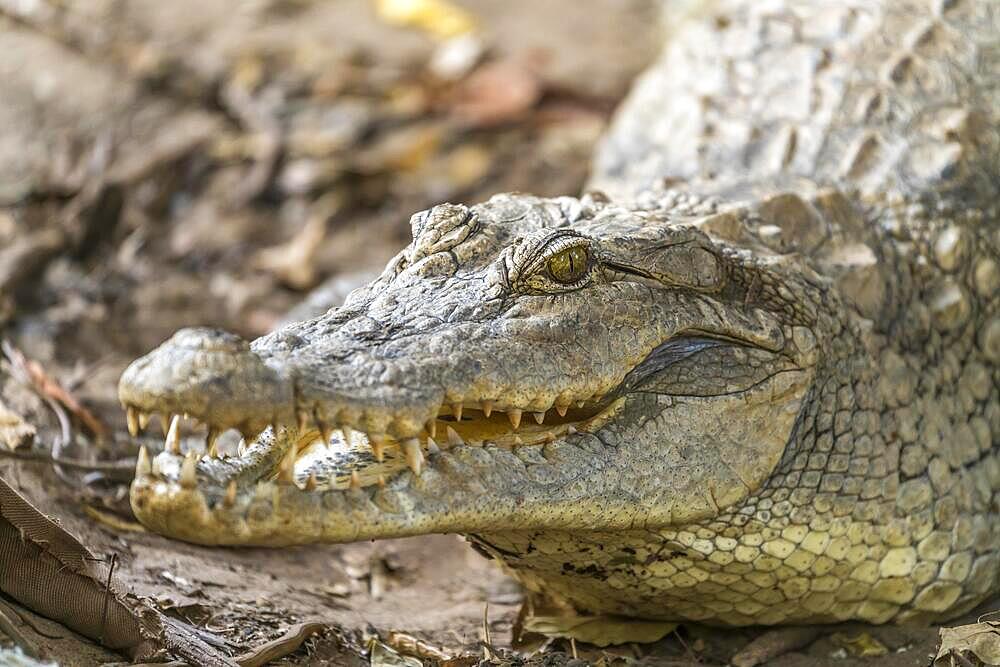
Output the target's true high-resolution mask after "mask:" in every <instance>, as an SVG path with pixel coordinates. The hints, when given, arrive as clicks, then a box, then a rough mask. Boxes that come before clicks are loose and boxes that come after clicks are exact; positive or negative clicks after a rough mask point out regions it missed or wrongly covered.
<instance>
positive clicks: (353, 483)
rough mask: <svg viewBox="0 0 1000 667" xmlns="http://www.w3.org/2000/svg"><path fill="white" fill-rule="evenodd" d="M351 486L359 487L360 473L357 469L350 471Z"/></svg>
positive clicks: (353, 487)
mask: <svg viewBox="0 0 1000 667" xmlns="http://www.w3.org/2000/svg"><path fill="white" fill-rule="evenodd" d="M351 488H352V489H360V488H361V475H359V474H358V471H357V470H352V471H351Z"/></svg>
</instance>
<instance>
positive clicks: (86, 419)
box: [0, 340, 108, 437]
mask: <svg viewBox="0 0 1000 667" xmlns="http://www.w3.org/2000/svg"><path fill="white" fill-rule="evenodd" d="M0 347H2V348H3V352H4V354H5V355H6V356H7V360H8V361H10V363H11V365H12V366H14V368H15V369H17V371H18V372H19V373H20V374H21V375H22V376H23V377H24V378H25V379H26V380H27V381H28V382H30V383H31V385H32V386H33V387H34V389H35V391H37V392H38V393H39V394H41V395H42V396H43V397H45V398H48V399H49V400H52V401H56V402H58V403H60V404H62V405H63V407H65V408H66V409H67V410H69V411H70V412H72V413H73V415H75V416H76V418H77V419H79V420H80V422H81V423H82V424H83V425H84V426H86V427H87V430H88V431H90V432H91V433H92V434H94V435H95V436H97V437H103V436H104V435H105V434H106V433H107V432H108V429H107V427H106V426H105V425H104V423H103V422H101V420H100V419H98V418H97V417H95V416H94V414H93V413H92V412H91V411H90V410H88V409H87V408H85V407H84V406H83V405H82V404H81V403H80V401H78V400H76V397H75V396H73V395H72V394H71V393H69V391H67V390H66V389H65V388H64V387H63V386H62V385H61V384H60V383H59V381H58V380H56V379H55V378H53V377H52V376H51V375H49V374H48V373H47V372H46V371H45V369H44V368H42V365H41V364H39V363H38V362H37V361H34V360H32V359H28V358H27V357H26V356H24V354H23V353H22V352H21V351H20V350H18V349H17V348H15V347H14V346H13V345H12V344H11V343H10V342H9V341H6V340H4V341H2V342H0Z"/></svg>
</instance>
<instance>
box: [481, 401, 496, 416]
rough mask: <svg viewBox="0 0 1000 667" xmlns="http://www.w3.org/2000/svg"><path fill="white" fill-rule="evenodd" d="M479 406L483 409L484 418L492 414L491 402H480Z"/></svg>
mask: <svg viewBox="0 0 1000 667" xmlns="http://www.w3.org/2000/svg"><path fill="white" fill-rule="evenodd" d="M479 405H480V406H481V407H482V409H483V416H484V417H489V416H490V415H491V414H493V401H482V402H481V403H480V404H479Z"/></svg>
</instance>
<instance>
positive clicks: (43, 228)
mask: <svg viewBox="0 0 1000 667" xmlns="http://www.w3.org/2000/svg"><path fill="white" fill-rule="evenodd" d="M392 4H393V3H391V2H381V3H379V2H369V1H368V0H339V1H336V2H332V1H331V2H320V1H311V0H253V1H249V0H174V1H172V2H160V1H158V0H61V1H57V0H30V1H27V0H0V52H2V53H3V54H4V56H3V57H2V58H0V338H2V339H3V340H4V341H6V342H7V343H8V347H7V348H6V353H5V354H6V359H5V360H3V361H2V362H0V421H2V418H3V415H4V414H10V413H13V414H15V415H18V416H20V417H23V418H24V420H25V423H26V424H27V426H25V427H24V428H25V429H26V430H25V432H24V433H21V435H20V436H17V437H13V436H11V435H10V433H11V432H13V431H11V430H8V431H6V432H4V431H3V430H2V429H0V436H3V434H4V433H6V434H7V440H6V442H5V441H4V438H3V437H0V453H2V454H4V456H3V457H0V477H2V478H3V479H5V480H6V481H7V482H8V483H9V484H11V486H13V487H14V488H16V489H18V490H19V491H20V492H21V493H22V494H24V495H25V496H27V497H28V498H29V499H30V500H31V501H32V502H33V503H34V504H35V505H36V506H37V507H38V508H39V509H41V510H42V511H44V512H46V513H47V514H49V515H51V516H54V517H56V518H57V519H58V520H59V522H60V523H61V524H62V525H63V526H64V527H65V528H67V529H68V530H69V531H70V532H72V533H73V534H74V535H76V536H77V537H78V538H79V539H80V540H81V542H82V543H83V544H85V545H86V546H87V547H89V548H90V549H91V551H93V552H94V553H95V554H99V555H101V556H105V557H106V556H108V555H110V554H115V555H116V556H117V559H118V561H117V562H118V567H117V573H118V575H119V576H120V577H121V579H122V581H123V582H124V583H125V584H126V586H127V587H128V588H129V590H130V591H131V592H132V593H134V594H135V595H137V596H143V597H146V598H148V599H150V600H152V601H153V602H154V604H155V605H156V606H157V607H158V608H159V609H161V610H163V611H165V612H167V613H168V614H170V615H173V616H175V617H177V618H180V619H183V620H185V621H186V622H188V623H190V624H192V625H195V626H198V627H200V628H204V629H205V630H207V631H209V632H211V633H213V634H214V635H216V636H218V637H220V638H222V639H223V640H224V642H225V648H226V649H227V650H228V651H229V652H230V653H237V652H239V650H241V649H245V648H247V647H249V646H253V645H256V644H260V643H261V642H264V641H266V640H269V639H272V638H274V637H275V636H278V635H280V634H281V633H282V632H283V631H284V630H285V629H286V628H287V627H288V626H290V625H292V624H294V623H296V622H300V621H304V620H312V619H318V620H322V621H324V622H326V623H328V624H329V626H330V627H329V630H328V631H326V632H325V633H321V634H319V635H317V636H314V637H313V638H311V639H309V640H308V641H307V642H306V643H305V644H303V645H302V646H301V647H300V648H299V649H298V650H297V651H296V652H295V653H293V654H291V655H289V656H287V657H285V658H282V659H281V660H280V661H279V662H278V663H276V664H297V665H305V664H316V665H368V664H373V665H376V664H378V665H383V664H386V665H387V664H415V663H412V662H411V663H404V662H399V661H397V662H393V660H395V658H392V657H386V656H385V655H381V656H379V655H374V656H373V655H371V654H370V651H368V647H370V645H368V644H366V641H367V639H366V638H367V637H371V636H377V637H379V638H380V640H381V642H382V643H383V644H380V646H381V645H386V646H391V647H395V648H396V649H398V650H400V651H402V652H404V653H409V654H410V655H411V656H414V655H417V656H419V655H420V654H423V655H424V660H425V661H426V664H432V661H431V660H430V658H429V657H427V656H428V655H430V654H429V653H428V651H427V650H426V649H427V648H428V647H431V648H436V649H438V650H440V651H441V652H443V653H444V654H447V655H448V656H452V657H455V658H460V657H462V656H464V657H465V658H464V660H457V661H453V663H452V664H455V665H458V664H476V662H477V661H479V660H480V659H483V660H484V663H483V664H509V665H516V664H525V663H524V659H526V657H527V656H530V655H533V656H534V657H533V658H532V659H531V664H539V665H541V664H553V665H555V664H587V663H588V662H590V663H595V664H605V665H611V664H642V665H694V664H704V665H714V664H725V663H726V662H728V661H729V660H730V659H731V658H732V656H733V654H734V652H736V651H737V650H739V649H741V648H744V647H745V646H746V645H747V644H748V642H750V641H751V640H752V639H754V638H755V637H757V636H758V635H759V634H760V631H759V630H755V629H748V630H739V631H724V632H720V631H718V630H713V629H711V628H699V627H682V628H680V629H679V630H678V631H677V632H675V633H673V634H672V635H671V636H669V637H668V638H667V639H664V640H662V641H660V642H659V643H657V644H654V645H651V646H639V645H636V644H631V645H626V646H623V647H615V648H611V649H597V648H595V647H589V646H584V645H580V646H572V645H571V644H570V643H568V642H566V641H565V640H558V639H557V640H549V641H543V640H541V639H540V638H538V637H527V638H525V644H524V645H523V646H522V651H521V653H519V654H517V653H513V652H511V651H510V650H509V649H510V648H511V642H512V627H513V626H514V625H515V623H516V620H517V617H518V612H519V609H520V607H521V603H522V594H521V591H520V590H519V588H518V586H517V585H516V584H515V583H514V582H513V581H512V580H510V579H509V578H507V577H506V576H505V575H504V574H503V573H501V572H500V571H499V569H498V568H497V567H496V566H494V564H492V563H491V562H489V561H487V560H485V559H484V558H482V557H481V556H479V555H478V554H477V553H476V552H474V551H473V550H472V549H470V548H469V547H468V546H466V545H465V544H464V543H463V540H462V539H461V538H459V537H456V536H431V537H424V538H414V539H408V540H398V541H386V542H380V543H370V544H354V545H347V546H316V547H307V548H294V549H282V550H265V549H241V550H230V549H207V548H201V547H196V546H191V545H187V544H183V543H179V542H173V541H170V540H167V539H164V538H161V537H159V536H157V535H154V534H150V533H147V532H145V531H143V530H141V527H140V526H138V525H137V524H135V523H134V520H133V519H132V517H131V514H130V511H129V508H128V502H127V485H128V482H129V479H130V477H131V470H132V467H133V461H134V457H135V454H136V452H137V450H138V446H139V444H146V445H147V446H148V447H149V448H150V449H151V450H157V449H159V448H160V446H161V444H160V442H159V438H157V437H155V436H154V435H152V434H153V433H154V432H156V431H158V429H155V428H154V429H150V430H149V431H148V433H150V434H151V435H149V436H143V437H140V438H138V439H133V438H130V437H129V436H128V434H127V431H126V429H125V423H124V416H123V414H122V411H121V408H120V406H119V405H118V402H117V399H116V383H117V379H118V376H119V374H120V373H121V371H122V370H123V369H124V367H125V365H126V364H127V363H128V362H129V361H130V360H132V359H133V358H135V357H136V356H138V355H140V354H142V353H144V352H146V351H148V350H149V349H150V348H152V347H153V346H155V345H157V344H158V343H160V342H161V341H162V340H163V339H165V338H166V337H167V336H169V335H170V334H171V333H172V332H173V331H174V330H175V329H177V328H180V327H183V326H191V325H210V326H217V327H222V328H226V329H230V330H233V331H235V332H238V333H240V334H242V335H243V336H246V337H255V336H258V335H260V334H263V333H265V332H267V331H268V330H269V329H270V328H271V327H273V326H274V325H275V324H276V323H277V322H278V321H280V319H281V318H282V317H284V316H285V314H286V312H288V310H289V309H290V308H292V307H293V306H294V305H295V304H296V303H298V302H300V301H301V300H302V299H304V298H305V296H306V295H307V294H308V292H309V291H310V290H311V289H312V288H314V287H316V286H317V285H319V284H320V283H321V282H323V281H324V280H327V279H340V280H342V284H350V283H351V282H352V281H356V280H357V277H358V276H359V275H364V274H365V273H368V272H371V271H373V270H376V269H378V268H380V267H381V266H382V264H384V262H385V261H386V260H387V259H388V258H389V257H390V256H391V255H393V254H394V253H395V252H396V251H397V250H398V249H399V248H400V247H401V246H402V245H404V244H405V243H406V242H407V240H408V234H409V225H408V220H409V216H410V215H411V214H412V213H414V212H416V211H419V210H422V209H424V208H427V207H429V206H431V205H433V204H435V203H439V202H441V201H448V200H450V201H464V202H475V201H479V200H482V199H484V198H486V197H488V196H489V195H490V194H493V193H495V192H501V191H510V190H525V191H532V192H535V193H537V194H542V195H557V194H570V193H575V192H578V191H579V190H580V188H581V187H582V186H583V184H584V181H585V179H586V173H587V165H588V160H589V155H590V153H591V151H592V149H593V146H594V144H595V142H596V141H597V139H598V138H599V136H600V133H601V132H602V130H603V128H604V127H605V125H606V123H607V121H608V118H609V116H610V114H611V112H612V110H613V109H614V107H615V104H616V103H617V101H618V100H620V99H621V97H622V96H623V95H624V94H625V93H626V91H627V89H628V86H629V83H630V81H631V79H632V78H633V77H634V75H635V74H636V73H637V72H638V71H640V70H641V69H642V68H643V66H644V65H645V64H646V63H647V62H648V61H649V60H650V59H651V58H652V57H653V56H654V54H655V52H656V47H657V43H658V42H657V23H656V19H655V17H656V12H655V8H654V4H655V3H654V2H653V1H652V0H589V1H588V2H587V3H585V4H583V3H578V2H576V1H575V0H546V1H545V2H538V1H528V0H508V1H507V2H502V3H500V2H489V1H488V0H466V1H464V2H461V3H459V5H460V7H462V8H464V10H465V12H464V13H453V14H447V13H445V14H441V13H440V12H439V13H438V14H433V13H431V15H429V16H425V17H423V18H419V17H418V18H417V19H413V18H412V17H411V20H410V22H409V24H408V25H396V24H394V23H393V19H394V17H393V16H392V15H391V14H390V13H388V10H386V8H388V7H390V6H391V5H392ZM396 4H399V3H396ZM430 4H431V5H433V4H434V3H430ZM377 7H382V8H383V10H385V11H383V13H381V14H380V13H379V12H377V11H376V8H377ZM395 18H396V19H399V17H395ZM456 35H457V36H456ZM17 351H20V353H23V355H24V356H25V357H26V358H27V359H28V360H31V361H34V362H37V367H36V368H39V369H41V370H42V372H43V373H44V376H45V377H46V378H48V379H49V380H51V381H52V383H58V386H59V387H60V388H61V390H63V391H64V393H65V394H66V396H63V397H62V398H60V397H56V398H55V400H53V394H52V393H51V392H50V393H49V394H46V392H45V391H37V390H32V389H29V388H28V386H27V384H28V383H26V382H25V381H24V380H23V378H20V377H19V376H18V375H17V374H16V373H15V372H13V366H12V363H11V356H10V355H11V354H16V353H17ZM51 386H56V385H55V384H52V385H51ZM51 386H50V389H51ZM46 396H47V397H46ZM67 398H68V401H67V400H63V399H67ZM77 402H78V404H77ZM60 414H61V415H63V416H66V417H68V418H69V420H68V421H67V422H66V423H65V424H63V423H62V422H60V420H59V416H60ZM32 430H33V431H34V434H33V437H32V434H31V433H30V431H32ZM11 452H13V454H11ZM53 454H55V455H58V456H59V457H61V458H63V459H71V460H72V461H75V462H77V463H82V465H78V466H75V467H68V466H60V467H59V468H56V467H54V466H53V465H52V464H51V460H49V457H50V456H51V455H53ZM11 456H16V457H18V458H11ZM95 517H100V518H99V519H98V518H95ZM0 566H2V564H0ZM2 599H3V598H2V597H0V600H2ZM7 602H8V603H9V602H10V601H9V600H8V601H7ZM18 613H19V614H20V615H21V617H22V618H23V619H30V623H29V625H30V626H31V627H32V628H34V629H35V630H36V634H37V637H38V638H40V639H39V641H40V642H41V643H42V645H43V647H44V648H45V650H46V651H47V653H48V655H49V656H50V657H52V658H54V659H57V660H59V661H60V664H67V665H70V664H79V665H91V664H101V663H104V662H115V661H120V660H122V658H121V656H117V655H115V654H112V653H109V652H107V651H105V650H104V649H101V648H100V647H98V646H96V645H94V644H92V643H90V642H89V641H87V640H85V639H83V638H81V637H78V636H76V635H74V634H73V633H71V632H69V631H68V630H66V629H65V628H62V627H60V626H56V625H55V624H52V623H51V622H47V621H45V620H43V619H40V618H37V617H34V616H33V615H32V614H30V613H29V612H27V611H26V610H24V609H20V611H19V612H18ZM973 617H974V615H973ZM486 630H488V636H489V642H490V644H491V646H493V647H495V650H493V649H486V650H485V654H484V648H483V646H482V641H483V640H484V639H485V638H486V634H485V632H486ZM393 631H395V632H396V633H397V634H392V633H393ZM398 633H403V634H402V635H400V634H398ZM2 639H3V634H2V633H0V640H2ZM417 639H419V640H421V641H422V642H425V643H426V646H424V648H423V649H421V648H414V645H415V641H416V640H417ZM0 643H3V642H2V641H0ZM799 644H803V646H799V647H798V648H797V649H796V650H795V651H793V652H791V653H789V654H787V655H785V656H783V657H781V658H778V659H776V660H775V661H773V663H772V664H776V665H787V666H792V665H807V664H808V665H811V666H815V665H826V664H830V665H853V664H879V665H900V666H902V665H926V664H929V662H930V658H931V656H932V654H933V652H934V647H935V646H936V644H937V629H936V628H922V629H900V628H878V629H870V628H869V629H866V628H863V627H861V626H845V627H840V628H829V629H824V630H823V631H822V632H821V633H819V634H818V635H817V636H815V637H813V636H810V637H808V638H807V640H805V641H801V642H799ZM872 647H874V648H872ZM574 651H575V652H576V654H577V655H578V656H579V661H578V662H574V661H573V659H572V658H571V657H570V656H571V654H572V653H573V652H574ZM866 651H869V652H871V651H874V653H877V654H879V655H878V656H876V657H870V658H866V657H864V654H865V653H866ZM484 655H486V658H489V660H490V661H489V662H486V658H484ZM0 661H2V658H0Z"/></svg>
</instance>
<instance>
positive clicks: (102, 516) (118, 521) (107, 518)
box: [83, 505, 146, 533]
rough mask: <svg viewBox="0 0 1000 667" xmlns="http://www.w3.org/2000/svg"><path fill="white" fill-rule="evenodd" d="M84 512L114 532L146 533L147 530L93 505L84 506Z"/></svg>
mask: <svg viewBox="0 0 1000 667" xmlns="http://www.w3.org/2000/svg"><path fill="white" fill-rule="evenodd" d="M83 512H84V514H86V515H87V516H89V517H90V518H91V519H93V520H94V521H96V522H98V523H100V524H103V525H105V526H107V527H108V528H110V529H111V530H114V531H116V532H119V533H145V532H146V528H145V527H144V526H143V525H142V524H141V523H137V522H135V521H129V520H127V519H122V518H121V517H117V516H115V515H114V514H111V513H110V512H104V511H102V510H99V509H97V508H96V507H92V506H91V505H84V506H83Z"/></svg>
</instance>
